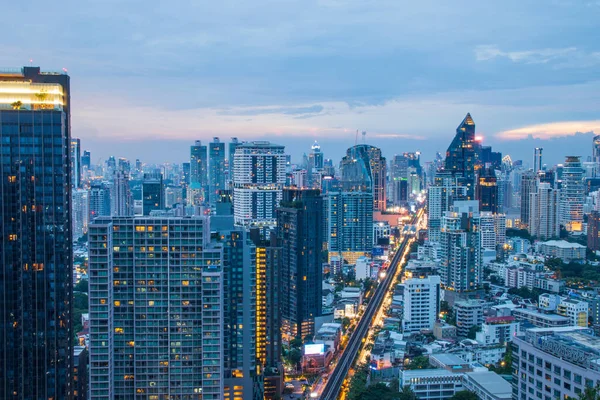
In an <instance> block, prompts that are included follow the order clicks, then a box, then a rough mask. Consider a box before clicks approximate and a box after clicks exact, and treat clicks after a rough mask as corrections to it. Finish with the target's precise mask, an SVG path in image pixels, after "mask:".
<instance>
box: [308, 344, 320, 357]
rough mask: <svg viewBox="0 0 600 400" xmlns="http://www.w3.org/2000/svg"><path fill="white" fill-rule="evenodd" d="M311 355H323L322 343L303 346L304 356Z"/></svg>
mask: <svg viewBox="0 0 600 400" xmlns="http://www.w3.org/2000/svg"><path fill="white" fill-rule="evenodd" d="M311 354H325V345H324V344H323V343H319V344H305V345H304V355H305V356H308V355H311Z"/></svg>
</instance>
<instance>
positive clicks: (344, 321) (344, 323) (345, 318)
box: [342, 317, 351, 330]
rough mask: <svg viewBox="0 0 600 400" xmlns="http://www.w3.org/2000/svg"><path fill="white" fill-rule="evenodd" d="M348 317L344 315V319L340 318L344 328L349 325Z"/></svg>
mask: <svg viewBox="0 0 600 400" xmlns="http://www.w3.org/2000/svg"><path fill="white" fill-rule="evenodd" d="M350 322H351V321H350V318H348V317H344V319H342V327H343V328H344V330H346V329H348V327H349V326H350Z"/></svg>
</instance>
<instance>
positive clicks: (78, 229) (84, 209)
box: [72, 189, 90, 241]
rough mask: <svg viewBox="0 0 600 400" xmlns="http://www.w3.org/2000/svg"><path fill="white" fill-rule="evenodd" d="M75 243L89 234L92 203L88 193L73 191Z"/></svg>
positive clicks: (83, 190)
mask: <svg viewBox="0 0 600 400" xmlns="http://www.w3.org/2000/svg"><path fill="white" fill-rule="evenodd" d="M72 196H73V201H72V204H73V218H72V219H73V241H76V240H77V239H79V238H80V237H82V236H83V235H85V234H86V233H87V230H88V225H89V223H90V203H89V197H88V191H87V190H85V189H73V193H72Z"/></svg>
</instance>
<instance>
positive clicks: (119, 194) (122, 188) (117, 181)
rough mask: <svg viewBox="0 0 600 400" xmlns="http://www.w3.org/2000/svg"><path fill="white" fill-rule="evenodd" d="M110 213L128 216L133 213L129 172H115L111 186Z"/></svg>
mask: <svg viewBox="0 0 600 400" xmlns="http://www.w3.org/2000/svg"><path fill="white" fill-rule="evenodd" d="M110 200H111V215H113V216H116V217H128V216H131V215H133V196H132V195H131V188H130V187H129V173H128V172H125V171H117V172H115V175H114V178H113V185H112V187H111V196H110Z"/></svg>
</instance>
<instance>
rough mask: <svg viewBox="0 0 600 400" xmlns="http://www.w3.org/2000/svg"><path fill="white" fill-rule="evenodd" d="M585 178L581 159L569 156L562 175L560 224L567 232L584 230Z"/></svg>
mask: <svg viewBox="0 0 600 400" xmlns="http://www.w3.org/2000/svg"><path fill="white" fill-rule="evenodd" d="M583 176H584V174H583V168H581V157H579V156H567V157H566V159H565V165H564V168H563V173H562V188H561V196H560V216H561V218H560V223H561V225H563V226H564V227H565V228H566V229H567V231H581V230H582V225H583V203H584V201H585V183H584V181H583Z"/></svg>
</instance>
